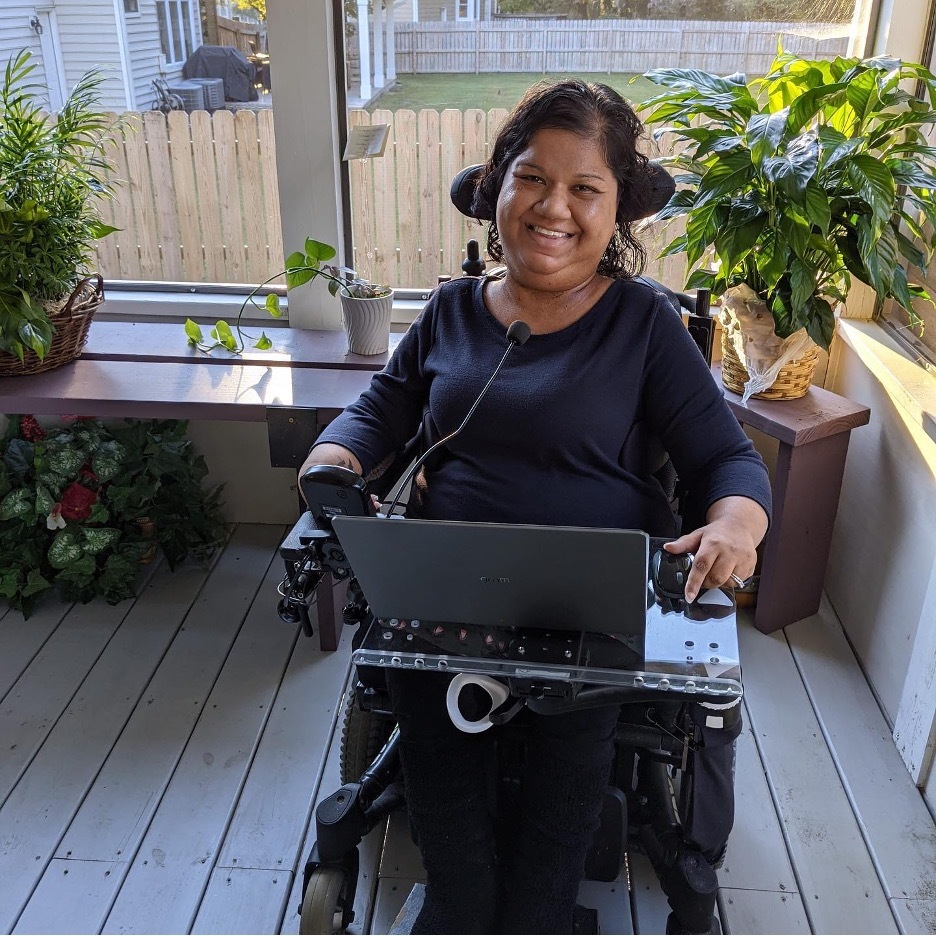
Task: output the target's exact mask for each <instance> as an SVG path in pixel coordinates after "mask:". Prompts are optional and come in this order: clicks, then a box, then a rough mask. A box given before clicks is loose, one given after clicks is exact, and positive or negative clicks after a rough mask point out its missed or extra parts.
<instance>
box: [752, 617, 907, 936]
mask: <svg viewBox="0 0 936 936" xmlns="http://www.w3.org/2000/svg"><path fill="white" fill-rule="evenodd" d="M808 625H809V621H808V620H807V621H801V622H798V624H797V625H794V626H798V627H803V626H808ZM738 636H739V642H740V650H741V659H742V661H743V663H742V666H743V668H744V686H745V698H746V699H747V707H748V712H749V714H750V718H751V727H752V729H753V731H754V737H755V738H756V740H757V744H758V747H759V750H760V754H761V759H762V761H763V763H764V767H765V770H766V773H767V778H768V782H769V783H770V786H771V789H772V790H773V796H774V800H775V802H776V803H777V806H778V809H779V811H780V816H781V818H782V821H783V825H784V828H785V829H786V832H787V839H788V842H789V848H790V854H791V857H792V859H793V864H794V867H795V869H796V874H797V877H798V879H799V888H798V889H799V890H800V892H801V893H802V894H803V898H804V900H803V903H804V907H805V909H806V912H807V914H808V915H809V919H810V925H811V927H812V929H813V930H814V931H815V932H818V933H854V934H859V933H896V932H897V931H898V930H897V925H896V922H895V920H894V916H893V914H892V913H891V910H890V907H889V905H888V901H887V898H886V897H885V895H884V893H883V892H882V890H881V887H880V882H879V880H878V877H877V873H876V871H875V867H874V863H873V861H872V858H871V856H870V855H869V853H868V850H867V847H866V845H865V842H864V839H863V838H862V834H861V828H860V825H859V820H858V818H857V817H856V816H855V814H854V813H853V812H852V806H851V803H850V802H849V800H848V797H847V796H846V793H845V790H844V788H843V787H842V782H841V779H840V777H839V775H838V772H837V770H836V767H835V763H834V760H833V757H832V754H831V753H830V751H829V749H828V747H827V746H826V742H825V739H824V738H823V734H822V727H821V725H820V723H819V720H818V718H817V715H816V713H815V712H814V711H813V708H812V705H811V704H810V700H809V697H808V695H807V693H806V690H805V687H804V686H803V684H802V682H801V681H800V676H799V673H798V671H797V669H796V665H795V662H794V660H793V656H792V654H791V652H790V648H789V646H788V644H787V641H786V638H785V636H784V634H783V632H782V631H780V632H776V633H774V634H770V635H765V634H760V633H759V632H757V631H755V630H754V629H753V628H751V627H747V626H742V627H739V635H738ZM907 779H908V782H910V781H909V776H908V778H907Z"/></svg>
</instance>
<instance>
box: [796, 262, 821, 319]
mask: <svg viewBox="0 0 936 936" xmlns="http://www.w3.org/2000/svg"><path fill="white" fill-rule="evenodd" d="M815 291H816V270H815V269H814V268H813V267H811V266H809V265H808V264H806V263H804V262H803V261H802V260H801V259H800V258H799V257H797V258H796V259H795V260H794V261H793V263H792V265H791V266H790V305H791V306H792V307H793V308H794V309H797V308H800V307H805V306H806V304H807V301H808V300H809V297H810V296H811V295H812V294H813V293H814V292H815Z"/></svg>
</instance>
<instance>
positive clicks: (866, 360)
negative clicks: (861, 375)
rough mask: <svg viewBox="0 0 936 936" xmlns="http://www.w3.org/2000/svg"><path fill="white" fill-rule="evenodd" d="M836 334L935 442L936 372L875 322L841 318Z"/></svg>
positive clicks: (910, 417) (895, 401) (908, 415)
mask: <svg viewBox="0 0 936 936" xmlns="http://www.w3.org/2000/svg"><path fill="white" fill-rule="evenodd" d="M837 334H838V336H839V338H840V339H841V340H842V341H843V342H844V343H845V344H846V345H848V347H849V348H850V349H851V350H852V351H853V352H854V353H855V354H856V355H857V356H858V358H859V359H860V360H861V362H862V363H863V364H864V365H865V367H867V368H868V370H869V371H870V372H871V373H872V374H873V375H874V377H875V378H876V379H877V380H878V381H879V383H880V384H881V386H882V387H883V388H884V390H885V391H886V392H887V394H888V396H889V397H890V398H891V399H892V400H893V401H894V403H895V404H897V405H898V406H899V407H900V408H901V410H903V411H904V412H905V413H906V414H907V417H908V418H909V419H910V420H911V421H912V422H914V423H915V424H916V425H918V426H919V427H920V428H921V429H922V430H923V432H925V433H926V435H927V436H929V438H930V439H932V440H933V441H934V442H936V372H934V370H933V368H932V367H931V366H930V365H929V364H927V363H926V362H925V361H922V360H913V359H912V358H911V356H910V353H909V352H908V351H907V350H906V349H905V348H904V347H902V346H901V345H900V344H899V343H898V341H897V340H896V339H895V338H894V337H892V336H891V335H890V334H888V332H887V330H886V329H885V328H883V327H881V326H880V325H878V324H877V323H875V322H862V321H856V320H854V319H840V320H839V325H838V331H837Z"/></svg>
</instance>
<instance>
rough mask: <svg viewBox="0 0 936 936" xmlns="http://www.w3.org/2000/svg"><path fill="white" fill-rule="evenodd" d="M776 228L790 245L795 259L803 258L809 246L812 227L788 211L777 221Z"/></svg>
mask: <svg viewBox="0 0 936 936" xmlns="http://www.w3.org/2000/svg"><path fill="white" fill-rule="evenodd" d="M777 228H778V229H779V231H780V233H781V234H782V235H783V237H784V239H785V240H786V242H787V243H788V244H789V245H790V247H791V248H792V250H793V253H795V254H796V256H797V257H801V258H803V257H805V255H806V249H807V247H808V246H809V239H810V234H811V233H812V227H811V225H810V223H809V222H808V221H807V220H806V219H805V218H803V217H802V216H801V215H799V214H797V213H796V212H795V211H793V210H792V209H790V210H789V211H785V212H783V213H782V214H781V215H780V217H779V218H778V220H777Z"/></svg>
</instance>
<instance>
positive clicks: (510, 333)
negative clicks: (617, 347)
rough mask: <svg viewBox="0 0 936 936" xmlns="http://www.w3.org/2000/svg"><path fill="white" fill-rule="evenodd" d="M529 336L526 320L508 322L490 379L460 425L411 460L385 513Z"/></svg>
mask: <svg viewBox="0 0 936 936" xmlns="http://www.w3.org/2000/svg"><path fill="white" fill-rule="evenodd" d="M529 337H530V326H529V325H527V323H526V322H521V321H520V320H519V319H517V320H516V321H515V322H511V323H510V327H509V328H508V329H507V341H508V345H507V350H506V351H504V356H503V357H502V358H501V359H500V363H499V364H498V365H497V367H495V368H494V373H493V374H491V377H490V379H489V380H488V382H487V383H486V384H485V385H484V389H483V390H482V391H481V392H480V393H479V394H478V398H477V399H476V400H475V401H474V403H472V405H471V409H470V410H468V414H467V415H466V416H465V418H464V419H463V420H462V421H461V425H460V426H459V427H458V428H457V429H456V430H455V431H454V432H450V433H449V434H448V435H447V436H445V438H444V439H439V441H438V442H436V444H435V445H432V446H430V447H429V448H428V449H426V451H425V452H423V454H422V455H421V456H420V457H419V458H418V459H416V461H415V462H413V466H412V467H411V468H410V470H409V471H407V472H406V475H405V477H404V478H403V480H402V481H401V482H400V485H399V487H398V488H397V492H396V497H394V498H393V503H392V504H391V505H390V509H389V510H388V511H387V514H386V515H387V516H388V517H392V516H393V511H394V510H396V505H397V504H398V503H399V501H400V496H401V495H402V493H403V490H404V488H405V487H406V485H407V484H409V482H410V479H411V478H412V477H413V475H415V474H416V472H417V471H419V469H420V468H421V467H422V465H423V463H424V462H425V461H426V459H427V458H428V457H429V456H430V455H431V454H432V453H433V452H434V451H435V450H436V449H437V448H439V446H441V445H444V444H445V443H446V442H451V441H452V439H454V438H455V436H457V435H458V433H459V432H461V431H462V429H464V428H465V426H467V425H468V420H469V419H471V415H472V413H474V411H475V410H476V409H477V408H478V404H479V403H480V402H481V400H482V398H483V397H484V394H485V393H487V392H488V388H489V387H490V386H491V384H492V383H494V378H495V377H496V376H497V375H498V373H499V372H500V369H501V367H503V366H504V361H506V360H507V355H508V354H510V352H511V351H512V350H513V348H514V347H515V346H517V345H522V344H526V342H527V339H528V338H529Z"/></svg>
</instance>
